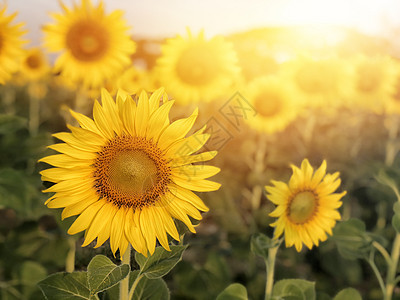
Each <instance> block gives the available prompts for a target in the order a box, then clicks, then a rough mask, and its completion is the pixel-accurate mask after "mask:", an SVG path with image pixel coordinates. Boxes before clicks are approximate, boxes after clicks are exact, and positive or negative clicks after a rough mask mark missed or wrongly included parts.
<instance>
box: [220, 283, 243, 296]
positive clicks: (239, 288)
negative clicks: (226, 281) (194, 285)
mask: <svg viewBox="0 0 400 300" xmlns="http://www.w3.org/2000/svg"><path fill="white" fill-rule="evenodd" d="M247 299H248V297H247V290H246V288H245V287H244V286H243V285H241V284H239V283H233V284H231V285H229V286H228V287H227V288H226V289H224V290H223V291H222V292H221V293H220V294H219V295H218V297H217V300H247Z"/></svg>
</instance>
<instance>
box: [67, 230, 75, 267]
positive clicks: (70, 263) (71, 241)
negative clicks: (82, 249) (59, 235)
mask: <svg viewBox="0 0 400 300" xmlns="http://www.w3.org/2000/svg"><path fill="white" fill-rule="evenodd" d="M68 246H69V251H68V254H67V258H66V259H65V271H67V272H69V273H71V272H73V271H74V270H75V251H76V241H75V238H74V237H72V236H69V237H68Z"/></svg>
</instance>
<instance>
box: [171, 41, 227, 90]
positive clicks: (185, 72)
mask: <svg viewBox="0 0 400 300" xmlns="http://www.w3.org/2000/svg"><path fill="white" fill-rule="evenodd" d="M213 52H214V51H212V49H210V48H209V47H206V46H197V47H196V48H189V49H186V50H185V51H184V52H183V53H182V54H181V56H180V57H179V59H178V62H177V64H176V73H177V75H178V77H179V78H180V79H181V80H182V81H183V82H185V83H187V84H190V85H206V84H208V83H210V82H212V81H213V80H214V78H215V77H216V76H217V74H218V72H219V64H218V61H216V57H215V53H213Z"/></svg>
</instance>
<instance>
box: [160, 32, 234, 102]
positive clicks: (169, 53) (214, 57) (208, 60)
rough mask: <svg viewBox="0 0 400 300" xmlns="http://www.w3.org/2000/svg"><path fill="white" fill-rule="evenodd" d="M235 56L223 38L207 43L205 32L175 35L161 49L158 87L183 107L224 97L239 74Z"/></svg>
mask: <svg viewBox="0 0 400 300" xmlns="http://www.w3.org/2000/svg"><path fill="white" fill-rule="evenodd" d="M239 70H240V69H239V68H238V66H237V57H236V53H235V51H234V50H233V46H232V44H231V43H229V42H227V41H225V40H224V38H223V37H221V36H218V37H214V38H212V39H211V40H206V38H205V37H204V32H200V33H199V35H198V36H197V37H196V36H193V35H192V34H191V32H190V31H189V30H188V38H187V39H185V38H183V37H182V36H180V35H178V36H177V37H175V38H172V39H169V40H167V42H166V43H165V44H164V45H162V54H161V57H160V58H159V59H158V60H157V64H156V74H157V78H158V79H159V80H160V83H161V85H164V86H165V88H166V90H167V91H168V92H169V93H170V94H172V95H173V97H174V98H177V99H179V101H181V102H182V103H189V102H198V101H200V100H201V101H211V100H213V99H215V98H217V97H220V96H222V95H224V94H226V93H227V92H228V90H229V88H230V87H231V86H232V84H233V82H234V80H235V79H236V77H237V75H238V74H239Z"/></svg>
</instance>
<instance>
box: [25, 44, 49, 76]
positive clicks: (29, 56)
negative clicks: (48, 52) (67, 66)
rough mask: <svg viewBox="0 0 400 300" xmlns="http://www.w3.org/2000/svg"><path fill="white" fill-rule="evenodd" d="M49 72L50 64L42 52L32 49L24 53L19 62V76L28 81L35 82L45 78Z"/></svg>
mask: <svg viewBox="0 0 400 300" xmlns="http://www.w3.org/2000/svg"><path fill="white" fill-rule="evenodd" d="M49 71H50V64H49V62H48V61H47V58H46V56H45V55H44V53H43V51H42V50H40V49H39V48H32V49H29V50H26V51H25V55H24V57H23V59H22V62H21V69H20V72H21V75H22V76H23V77H24V78H26V79H27V80H28V81H36V80H39V79H42V78H43V77H45V76H46V75H47V74H48V73H49Z"/></svg>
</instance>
